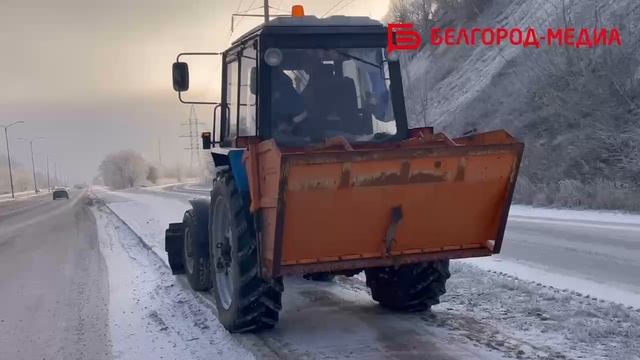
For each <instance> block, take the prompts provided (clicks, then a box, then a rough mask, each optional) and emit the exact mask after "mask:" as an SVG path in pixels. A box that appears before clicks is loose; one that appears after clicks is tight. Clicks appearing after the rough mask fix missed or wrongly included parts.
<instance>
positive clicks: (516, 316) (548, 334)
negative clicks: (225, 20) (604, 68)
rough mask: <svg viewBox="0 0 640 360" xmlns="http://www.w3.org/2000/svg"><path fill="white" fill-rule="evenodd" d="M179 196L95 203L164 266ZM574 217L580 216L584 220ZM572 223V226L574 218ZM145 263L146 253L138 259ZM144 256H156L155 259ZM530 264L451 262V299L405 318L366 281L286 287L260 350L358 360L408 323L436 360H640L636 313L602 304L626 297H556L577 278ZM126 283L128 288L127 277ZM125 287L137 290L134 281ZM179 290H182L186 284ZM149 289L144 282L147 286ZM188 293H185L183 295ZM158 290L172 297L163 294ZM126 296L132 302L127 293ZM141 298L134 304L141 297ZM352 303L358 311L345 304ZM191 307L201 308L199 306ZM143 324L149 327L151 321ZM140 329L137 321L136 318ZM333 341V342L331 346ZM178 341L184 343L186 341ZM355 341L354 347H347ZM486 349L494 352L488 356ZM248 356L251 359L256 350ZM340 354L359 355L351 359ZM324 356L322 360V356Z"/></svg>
mask: <svg viewBox="0 0 640 360" xmlns="http://www.w3.org/2000/svg"><path fill="white" fill-rule="evenodd" d="M182 190H184V188H182V189H179V191H178V192H177V193H169V192H166V193H162V192H155V191H154V192H148V193H144V192H143V193H140V192H106V191H102V192H100V193H98V194H99V196H101V197H110V200H109V201H108V206H109V207H110V208H111V209H112V210H113V211H114V212H115V213H117V215H118V217H120V218H121V219H123V220H124V221H125V222H126V223H127V224H128V225H129V226H130V227H131V228H132V229H134V231H135V232H136V233H138V234H139V235H140V237H141V238H142V240H144V241H145V242H146V243H147V244H149V245H150V246H151V248H152V249H153V250H154V253H155V254H157V255H159V256H162V257H163V258H164V259H165V261H166V257H165V253H164V248H163V246H162V240H163V238H164V228H165V227H166V226H167V224H168V222H175V221H179V220H180V219H181V217H182V212H183V211H184V209H186V208H187V207H188V202H187V199H188V197H189V196H188V195H187V194H185V193H184V192H183V191H182ZM514 208H515V209H516V210H515V212H514V213H513V215H514V216H522V214H523V213H535V214H544V215H547V216H551V215H548V214H549V212H551V213H553V212H554V211H555V210H549V209H541V210H540V211H541V212H537V211H538V210H539V209H527V208H524V207H520V208H518V207H517V206H516V207H514ZM559 211H560V212H561V213H562V212H564V214H565V215H566V216H569V215H571V212H567V211H564V210H559ZM577 215H583V216H586V215H585V214H577ZM577 215H576V216H577ZM576 216H574V217H573V218H568V219H574V218H575V217H576ZM612 216H613V215H612ZM582 219H584V217H583V218H582ZM576 220H579V219H576ZM624 221H627V222H628V221H629V220H628V219H625V220H620V221H618V222H619V223H624ZM116 233H117V232H116ZM113 237H115V235H111V238H113ZM141 255H143V254H138V255H137V256H141ZM146 255H147V256H151V257H153V256H155V255H154V254H146ZM137 256H136V255H134V256H133V258H134V259H136V258H137ZM130 257H131V255H130ZM486 264H493V265H490V266H487V265H486ZM496 264H497V265H496ZM518 265H519V266H520V267H518ZM530 265H531V264H529V266H528V267H527V266H526V265H524V264H522V263H509V262H506V261H504V260H500V259H498V258H495V257H494V258H490V259H473V260H458V261H453V262H452V278H451V279H450V281H449V283H448V285H447V288H448V293H447V294H446V295H445V296H444V297H443V298H442V302H441V304H440V305H438V306H436V307H434V309H433V312H432V313H426V314H415V315H406V316H405V315H399V314H394V313H378V312H377V310H375V309H378V308H377V307H375V305H373V304H372V301H371V299H370V297H369V293H368V289H367V288H366V286H365V284H364V282H363V276H362V275H358V276H357V277H355V278H342V277H341V278H340V279H339V280H338V285H339V286H335V285H332V286H330V287H324V288H318V287H317V286H323V285H316V284H313V283H305V282H301V281H300V280H297V279H287V280H286V281H285V287H286V289H287V290H285V297H286V298H285V301H284V302H285V309H284V310H283V313H282V320H281V325H280V326H279V327H278V328H276V329H275V330H274V331H272V332H269V333H267V334H264V335H260V336H259V338H260V340H259V341H258V342H259V343H260V342H264V344H266V346H267V347H269V348H273V349H275V350H274V351H275V352H276V353H278V354H285V355H292V354H293V355H292V356H293V357H292V358H296V356H297V355H301V356H302V355H304V356H303V357H308V358H317V357H324V355H327V356H331V357H332V358H343V357H355V358H357V356H356V354H358V352H357V351H359V350H357V349H364V348H367V349H372V348H376V347H378V348H379V347H385V346H389V345H390V344H391V345H392V347H393V346H398V344H397V343H394V342H392V341H391V340H389V339H386V338H387V337H391V338H393V336H391V335H385V336H384V337H383V338H380V337H379V336H378V338H374V340H372V339H371V337H370V336H369V335H371V336H373V335H372V334H369V335H367V333H368V331H371V330H374V329H369V330H367V327H374V328H375V329H376V331H379V330H380V329H381V328H384V327H387V326H388V327H391V328H397V331H398V332H406V330H407V329H405V328H404V326H406V323H407V322H408V323H411V324H412V328H413V329H414V330H412V331H413V333H414V335H412V336H416V338H415V340H416V341H418V342H419V343H422V342H423V341H431V342H434V344H432V346H436V348H437V349H436V350H438V351H439V353H438V354H446V353H447V352H448V351H449V352H451V351H453V353H454V354H457V355H453V356H449V357H447V356H446V355H442V356H443V357H439V356H440V355H438V356H436V357H437V358H438V359H440V358H447V359H448V358H470V357H469V352H468V351H469V350H468V347H469V346H471V347H477V348H478V353H477V354H476V355H475V357H471V358H503V357H508V358H518V359H574V358H575V359H579V358H582V359H625V360H627V359H631V360H634V359H635V360H638V359H640V357H639V355H638V354H640V310H633V309H631V308H626V307H624V306H622V305H619V304H616V303H613V302H610V301H605V299H608V298H609V296H610V295H611V296H613V297H615V298H618V297H620V296H622V295H620V294H617V295H616V291H620V289H618V288H615V287H607V285H606V284H600V287H599V288H595V289H593V288H592V289H590V291H589V292H595V293H598V295H599V296H598V299H596V298H594V297H592V296H589V295H582V294H580V293H578V292H576V291H570V290H562V289H560V288H563V287H569V286H568V285H571V286H573V287H575V286H576V284H580V279H579V278H575V277H569V276H567V277H562V276H560V275H558V274H555V273H546V272H545V271H544V269H541V268H533V267H532V266H530ZM499 266H502V268H503V270H505V271H502V272H500V271H494V269H496V267H497V268H499ZM482 268H484V269H488V270H489V271H486V270H483V269H482ZM156 273H160V275H158V274H156ZM506 273H509V274H506ZM142 274H143V276H144V277H156V283H158V282H161V283H162V282H164V283H169V284H173V282H172V280H171V279H172V278H173V277H172V276H171V275H170V273H169V272H168V269H167V267H166V265H164V266H162V267H161V266H156V267H155V268H154V267H151V268H149V269H148V272H147V273H144V272H143V273H142ZM514 274H517V275H518V276H514ZM532 274H533V275H532ZM115 276H117V275H114V277H115ZM138 276H139V275H138ZM519 277H521V278H522V279H520V278H519ZM537 277H540V278H542V279H543V280H544V283H543V281H536V280H535V278H537ZM121 278H122V276H121ZM128 278H129V279H131V276H129V277H128ZM530 278H533V281H528V280H531V279H530ZM131 281H132V284H133V283H134V280H131ZM175 281H178V280H174V282H175ZM182 281H183V282H184V279H182ZM137 282H138V281H136V282H135V283H137ZM147 282H148V281H147V280H146V279H145V283H147ZM587 285H588V286H592V285H593V283H588V284H585V285H584V286H587ZM131 286H133V285H131ZM187 286H188V285H185V286H183V288H185V289H186V287H187ZM159 289H164V290H159ZM167 289H169V290H167ZM143 291H148V292H149V291H151V290H148V289H146V286H145V289H143ZM154 291H155V295H154V296H153V297H151V299H152V300H153V301H162V299H164V298H167V299H168V300H166V301H167V303H168V304H169V303H173V300H172V298H171V297H173V298H174V299H175V298H178V299H182V300H184V302H182V303H181V302H180V301H178V302H179V303H181V304H191V305H184V306H189V307H193V306H195V305H193V304H192V300H193V299H194V298H195V299H199V300H198V301H200V302H202V301H204V300H202V299H203V297H202V296H194V295H195V294H194V293H193V292H190V290H189V291H186V290H184V289H178V288H175V286H172V285H169V286H168V287H165V288H162V287H157V288H156V289H155V290H154ZM161 291H166V292H169V293H168V294H165V293H163V294H159V293H160V292H161ZM185 291H186V292H185ZM126 292H127V293H131V294H133V293H132V292H130V291H126ZM589 292H585V293H589ZM132 296H133V295H132ZM146 298H147V297H145V299H146ZM137 299H138V300H140V297H138V298H137ZM189 299H191V300H189ZM631 300H632V301H635V300H633V299H631ZM128 301H129V303H128V304H129V305H128V306H133V305H132V301H134V300H132V299H129V300H128ZM134 302H135V301H134ZM354 302H355V304H356V305H354V306H352V305H350V304H351V303H354ZM125 303H126V302H125ZM329 304H333V305H329ZM198 306H201V305H198ZM209 306H211V304H210V305H209ZM327 306H333V307H329V308H328V307H327ZM167 307H169V306H168V305H167ZM196 308H197V309H200V308H199V307H197V306H196ZM292 308H295V309H292ZM301 309H304V310H305V313H303V314H301V315H300V314H299V313H298V312H299V311H300V310H301ZM161 310H162V309H161ZM374 310H375V311H374ZM165 311H167V310H165ZM198 311H199V310H198ZM327 311H328V313H327ZM372 311H373V313H372ZM150 314H151V313H150ZM315 314H319V315H320V316H315ZM332 314H333V315H332ZM200 315H201V314H200V312H197V314H196V315H193V316H194V317H195V318H197V319H201V318H200V317H199V316H200ZM300 316H302V317H300ZM331 316H334V317H335V319H334V320H335V321H336V322H341V321H343V324H350V325H348V326H347V325H345V326H347V327H349V328H350V329H351V330H350V331H347V332H340V331H341V330H340V329H342V327H340V328H336V329H334V330H333V331H332V332H329V333H326V332H324V330H325V329H327V327H326V326H325V325H327V324H326V321H324V320H322V319H323V318H325V317H331ZM149 317H152V318H155V316H153V315H149ZM169 317H171V315H169ZM380 317H383V320H380ZM165 318H166V315H165V316H164V317H162V319H163V321H164V322H165V323H166V319H165ZM202 319H205V320H206V319H209V320H207V321H211V322H212V323H213V324H211V323H209V324H208V325H207V326H209V327H212V328H215V329H218V328H219V327H220V326H219V324H218V323H217V322H216V321H215V319H213V316H211V312H210V311H209V312H207V313H204V314H202ZM211 319H213V320H211ZM332 319H333V317H332ZM356 319H361V320H362V321H364V322H362V321H356ZM136 321H138V322H141V321H142V319H138V320H136ZM194 321H196V322H197V321H198V320H194ZM318 322H319V323H318ZM150 323H151V322H150ZM158 323H160V322H158ZM298 323H305V324H307V325H305V326H303V328H300V327H299V326H298V327H296V324H298ZM323 324H324V325H323ZM312 325H313V326H312ZM162 328H164V327H162V326H161V327H160V330H158V329H155V330H154V331H156V332H157V331H160V332H162V331H166V330H161V329H162ZM332 328H333V327H332V326H331V327H329V329H332ZM148 329H153V328H148ZM305 329H306V330H305ZM149 331H151V330H149ZM184 331H187V330H184ZM189 331H193V330H189ZM336 331H337V332H336ZM309 332H311V333H309ZM315 332H317V333H315ZM310 334H315V335H313V336H311V335H310ZM349 334H352V335H349ZM417 334H420V335H419V336H420V337H417V336H418V335H417ZM218 335H219V334H217V333H216V335H215V336H216V339H217V340H216V341H222V344H223V345H222V348H223V349H225V348H226V347H225V346H226V345H225V344H227V343H226V341H227V340H219V339H218ZM405 335H406V334H405ZM156 336H160V335H156ZM336 336H337V337H338V338H335V337H336ZM425 336H426V337H425ZM339 338H344V340H346V341H341V340H340V339H339ZM182 339H183V340H182V341H184V337H182ZM233 339H236V340H238V341H240V342H242V344H243V345H246V341H243V340H242V339H243V338H242V337H233ZM245 339H246V338H245ZM375 339H377V340H375ZM385 339H386V340H385ZM187 340H188V339H187ZM354 341H356V342H358V344H355V345H353V344H352V343H353V342H354ZM371 341H373V343H371ZM385 341H389V343H387V342H385ZM174 342H175V343H176V344H177V345H175V346H176V347H178V348H179V347H180V346H182V345H181V344H182V343H181V342H180V341H175V340H174ZM349 344H351V345H349ZM393 344H395V345H393ZM438 344H439V345H438ZM447 344H455V346H453V347H450V348H447V346H448V345H447ZM445 345H447V346H445ZM172 346H173V345H172ZM402 346H406V344H405V345H402ZM216 349H217V347H216ZM354 349H356V350H354ZM443 349H446V350H443ZM487 350H490V352H489V353H487V352H486V351H487ZM251 351H252V352H254V354H255V353H256V351H255V349H251ZM345 351H355V352H351V353H349V354H348V353H345ZM372 351H373V350H372ZM320 354H324V355H322V356H320ZM372 354H377V356H381V355H384V354H388V353H384V352H383V353H376V352H372ZM491 354H493V355H491ZM285 357H286V356H285ZM289 357H291V356H289ZM400 358H402V357H400Z"/></svg>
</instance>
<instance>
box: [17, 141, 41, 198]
mask: <svg viewBox="0 0 640 360" xmlns="http://www.w3.org/2000/svg"><path fill="white" fill-rule="evenodd" d="M19 139H20V140H25V141H28V142H29V148H30V149H31V170H32V171H33V190H34V191H35V193H36V194H37V193H39V192H40V191H38V180H37V179H36V163H35V161H34V160H33V142H34V141H36V140H40V139H44V138H43V137H37V138H33V139H25V138H19Z"/></svg>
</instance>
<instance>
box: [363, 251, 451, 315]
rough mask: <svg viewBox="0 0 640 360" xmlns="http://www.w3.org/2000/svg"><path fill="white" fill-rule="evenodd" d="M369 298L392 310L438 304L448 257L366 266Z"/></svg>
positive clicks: (427, 306)
mask: <svg viewBox="0 0 640 360" xmlns="http://www.w3.org/2000/svg"><path fill="white" fill-rule="evenodd" d="M365 273H366V275H367V286H368V287H369V288H370V289H371V296H372V297H373V300H375V301H377V302H378V303H380V305H381V306H382V307H385V308H387V309H390V310H396V311H411V312H413V311H425V310H429V309H430V308H431V306H433V305H436V304H439V303H440V296H442V295H444V294H445V292H446V282H447V279H449V277H451V274H450V273H449V260H436V261H430V262H425V263H419V264H411V265H402V266H400V267H398V268H395V267H384V268H372V269H366V270H365Z"/></svg>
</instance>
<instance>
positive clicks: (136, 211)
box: [94, 189, 190, 264]
mask: <svg viewBox="0 0 640 360" xmlns="http://www.w3.org/2000/svg"><path fill="white" fill-rule="evenodd" d="M94 192H95V194H96V195H97V196H98V197H100V196H101V195H103V196H104V195H107V194H117V195H116V197H117V199H116V200H110V201H107V203H106V206H108V207H109V208H110V209H111V210H112V211H113V212H114V213H115V214H116V215H117V216H118V217H119V218H120V219H122V220H123V221H124V222H125V223H126V224H127V225H128V226H129V227H130V228H131V230H133V231H134V232H135V233H136V234H137V235H138V236H140V237H141V238H142V239H143V240H144V241H145V243H146V244H147V245H148V246H149V247H150V248H151V249H152V250H153V251H154V252H155V253H156V254H157V255H158V256H159V257H160V258H161V259H162V260H163V261H164V262H165V263H167V264H168V263H169V262H168V259H167V253H166V251H165V250H164V231H165V229H166V228H167V227H168V226H169V223H175V222H181V221H182V217H183V215H184V212H185V210H187V209H189V208H190V205H189V202H188V201H187V200H186V198H185V199H182V200H178V199H174V198H167V197H161V196H157V195H154V194H153V193H150V194H144V193H134V192H127V191H120V192H114V193H112V192H109V191H107V190H105V189H102V190H94Z"/></svg>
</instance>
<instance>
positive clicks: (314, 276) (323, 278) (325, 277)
mask: <svg viewBox="0 0 640 360" xmlns="http://www.w3.org/2000/svg"><path fill="white" fill-rule="evenodd" d="M302 277H303V278H305V279H307V280H311V281H320V282H329V281H333V279H334V278H335V277H336V276H335V275H334V274H332V273H326V272H319V273H310V274H304V275H303V276H302Z"/></svg>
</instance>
